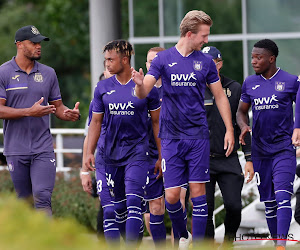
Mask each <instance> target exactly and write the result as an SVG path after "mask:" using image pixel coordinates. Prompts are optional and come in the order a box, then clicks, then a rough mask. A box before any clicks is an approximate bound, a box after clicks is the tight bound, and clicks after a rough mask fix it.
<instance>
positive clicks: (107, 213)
mask: <svg viewBox="0 0 300 250" xmlns="http://www.w3.org/2000/svg"><path fill="white" fill-rule="evenodd" d="M103 218H104V219H115V209H114V206H105V207H104V208H103Z"/></svg>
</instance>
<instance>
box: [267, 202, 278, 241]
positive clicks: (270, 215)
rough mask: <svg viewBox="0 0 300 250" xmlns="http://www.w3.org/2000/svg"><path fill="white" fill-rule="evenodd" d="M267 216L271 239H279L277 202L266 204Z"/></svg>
mask: <svg viewBox="0 0 300 250" xmlns="http://www.w3.org/2000/svg"><path fill="white" fill-rule="evenodd" d="M265 207H266V210H265V214H266V220H267V224H268V228H269V231H270V234H271V238H273V239H277V202H276V201H271V202H265Z"/></svg>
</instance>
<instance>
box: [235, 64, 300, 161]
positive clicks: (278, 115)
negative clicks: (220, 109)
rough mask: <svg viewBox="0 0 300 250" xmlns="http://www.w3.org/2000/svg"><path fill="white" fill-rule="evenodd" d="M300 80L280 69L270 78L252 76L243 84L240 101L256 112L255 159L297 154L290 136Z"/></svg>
mask: <svg viewBox="0 0 300 250" xmlns="http://www.w3.org/2000/svg"><path fill="white" fill-rule="evenodd" d="M297 79H298V77H297V76H295V75H291V74H289V73H287V72H285V71H283V70H281V69H279V68H278V70H277V72H276V73H275V74H274V75H273V76H272V77H271V78H270V79H266V78H264V77H263V76H262V75H251V76H249V77H247V78H246V80H245V81H244V84H243V86H242V95H241V100H242V101H243V102H245V103H251V105H252V112H253V125H252V133H253V135H252V140H253V142H252V158H258V159H259V158H272V157H274V156H275V154H276V155H278V154H291V153H292V154H295V150H294V148H293V145H292V141H291V137H292V133H293V123H294V122H293V102H294V101H295V99H296V93H297V90H298V86H299V81H298V80H297Z"/></svg>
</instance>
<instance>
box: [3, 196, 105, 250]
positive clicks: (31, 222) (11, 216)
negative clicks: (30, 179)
mask: <svg viewBox="0 0 300 250" xmlns="http://www.w3.org/2000/svg"><path fill="white" fill-rule="evenodd" d="M0 225H1V226H0V248H1V249H23V250H27V249H72V250H73V249H106V246H105V244H103V243H102V244H99V243H98V242H97V241H96V240H91V237H90V236H89V235H88V234H87V233H88V232H87V230H86V229H85V228H84V227H83V226H81V225H79V224H78V223H76V222H75V221H74V220H71V219H64V220H57V219H49V218H48V217H46V215H45V214H44V213H42V212H37V211H34V210H33V209H32V208H30V207H29V206H28V204H27V203H25V202H24V201H21V200H17V199H16V198H14V197H12V196H8V195H3V194H2V195H1V199H0Z"/></svg>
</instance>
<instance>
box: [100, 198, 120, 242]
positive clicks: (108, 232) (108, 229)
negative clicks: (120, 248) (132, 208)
mask: <svg viewBox="0 0 300 250" xmlns="http://www.w3.org/2000/svg"><path fill="white" fill-rule="evenodd" d="M103 229H104V236H105V239H106V240H107V241H111V242H113V243H116V241H119V240H120V232H119V228H118V225H117V223H116V219H115V211H114V205H113V204H110V205H107V206H104V207H103Z"/></svg>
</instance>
